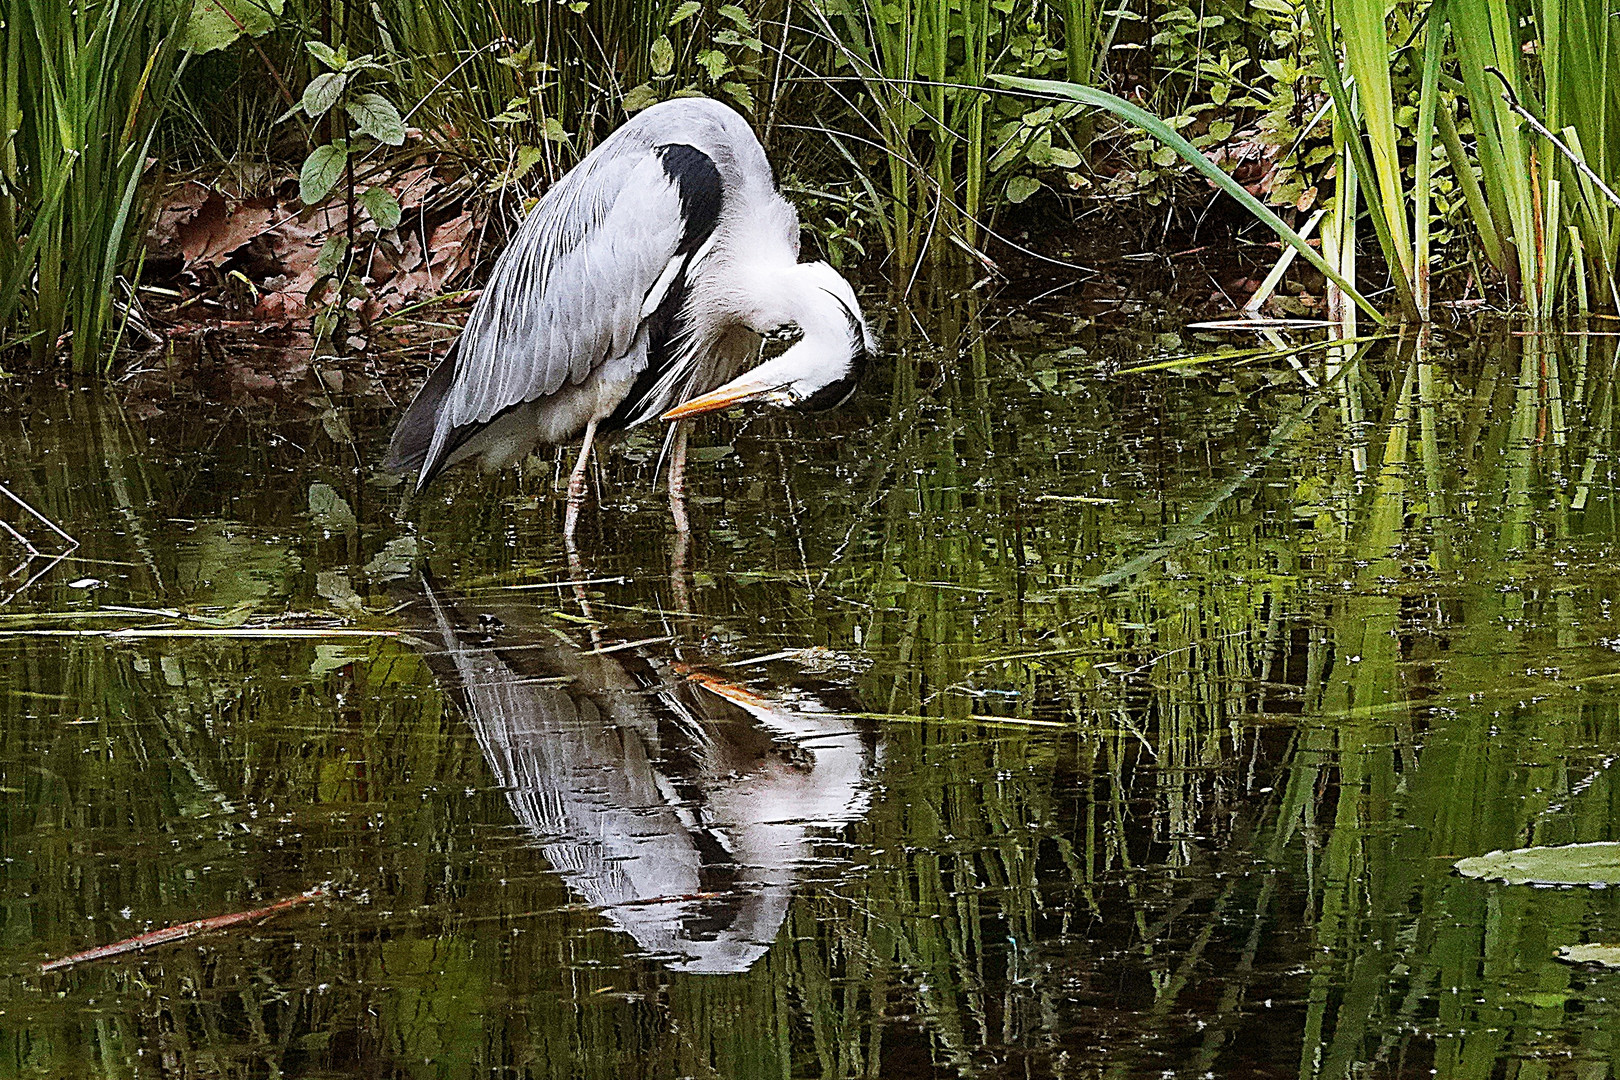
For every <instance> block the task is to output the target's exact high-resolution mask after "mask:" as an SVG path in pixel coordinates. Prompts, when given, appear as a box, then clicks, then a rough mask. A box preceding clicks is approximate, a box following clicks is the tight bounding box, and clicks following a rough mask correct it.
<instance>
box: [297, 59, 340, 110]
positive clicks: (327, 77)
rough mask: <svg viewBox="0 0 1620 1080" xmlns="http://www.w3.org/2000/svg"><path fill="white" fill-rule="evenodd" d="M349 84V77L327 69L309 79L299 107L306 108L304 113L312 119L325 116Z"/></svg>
mask: <svg viewBox="0 0 1620 1080" xmlns="http://www.w3.org/2000/svg"><path fill="white" fill-rule="evenodd" d="M348 84H349V77H348V76H347V75H343V74H340V73H339V72H336V71H326V72H322V73H321V74H319V75H317V76H315V77H314V78H313V79H311V80H309V85H308V86H306V87H304V98H303V100H302V101H300V102H299V103H298V107H299V108H301V109H303V110H304V115H305V116H307V117H309V118H310V119H311V120H314V119H316V118H317V117H321V116H325V115H326V111H327V110H328V109H330V108H331V107H332V106H334V105H336V104H337V103H338V98H340V97H342V96H343V88H344V87H345V86H347V85H348Z"/></svg>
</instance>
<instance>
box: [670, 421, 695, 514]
mask: <svg viewBox="0 0 1620 1080" xmlns="http://www.w3.org/2000/svg"><path fill="white" fill-rule="evenodd" d="M688 428H689V421H686V420H677V421H675V445H674V446H672V447H670V450H669V516H670V517H672V518H674V519H675V531H676V532H677V533H678V534H680V535H681V536H686V535H688V534H689V533H690V532H691V531H692V526H691V523H690V522H688V521H687V518H686V433H687V430H688Z"/></svg>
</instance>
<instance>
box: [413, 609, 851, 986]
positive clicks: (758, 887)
mask: <svg viewBox="0 0 1620 1080" xmlns="http://www.w3.org/2000/svg"><path fill="white" fill-rule="evenodd" d="M423 586H424V590H425V592H426V596H425V602H426V605H427V607H428V609H429V611H430V612H431V616H432V626H433V630H434V633H435V636H436V637H437V639H438V640H437V641H435V642H434V644H435V645H441V644H442V646H443V652H442V653H438V652H437V651H436V650H435V651H432V652H430V653H429V654H428V661H429V664H430V666H431V667H433V669H434V671H435V674H437V675H438V676H439V677H440V679H441V680H442V681H444V682H445V683H446V684H447V685H451V686H454V687H455V689H456V692H457V694H458V695H459V696H460V698H461V699H462V703H463V706H464V708H465V710H466V715H467V719H468V721H469V722H470V723H471V724H472V727H473V731H474V733H475V734H476V736H477V739H478V744H479V746H480V747H481V748H482V749H483V752H484V756H485V758H486V759H487V760H488V762H489V766H490V769H491V771H492V772H493V773H494V774H495V777H496V779H497V780H498V781H499V783H500V785H501V787H502V788H503V789H504V790H505V792H506V796H507V800H508V801H509V802H510V803H511V806H512V810H513V812H514V813H515V814H516V816H517V819H518V821H519V823H520V824H521V825H522V826H523V827H524V828H525V829H526V830H527V831H528V832H530V833H531V834H533V836H534V837H535V838H536V839H537V840H539V841H540V843H541V845H542V847H543V850H544V852H545V854H546V857H547V859H548V860H549V861H550V862H551V864H552V866H553V868H554V869H556V870H557V872H558V873H560V874H561V875H562V876H563V878H564V880H566V881H567V883H568V885H569V887H570V888H571V889H572V890H573V891H574V892H575V893H577V894H578V895H579V896H580V897H582V898H583V899H584V900H585V901H586V902H587V903H589V904H590V905H591V906H593V907H597V908H600V909H601V910H602V911H603V912H604V913H605V914H606V916H607V917H608V918H609V919H610V920H611V921H612V922H613V923H615V924H616V925H617V926H618V927H619V928H620V929H622V930H624V931H625V932H626V933H628V934H630V935H631V936H632V937H633V938H635V940H636V942H637V943H638V944H639V945H640V946H641V947H642V948H643V949H645V950H646V951H648V952H649V953H653V954H656V955H658V956H660V957H666V958H671V959H670V963H669V966H671V967H672V968H674V969H676V970H682V971H691V972H710V973H720V972H739V971H744V970H746V969H747V968H748V967H749V966H750V965H751V964H753V963H754V961H756V960H758V959H759V958H760V957H761V956H763V955H764V954H765V952H766V951H767V950H768V949H769V948H770V945H771V942H772V941H774V940H775V938H776V936H777V933H778V931H779V930H780V928H781V926H782V923H783V921H784V919H785V918H786V916H787V911H788V904H789V902H790V900H791V899H792V892H793V887H794V884H795V882H796V881H797V880H798V878H799V877H800V875H801V874H802V873H803V872H804V869H805V867H806V865H807V864H808V863H809V861H810V860H811V858H812V857H813V855H814V846H815V843H816V839H817V835H818V834H822V835H825V834H826V833H827V832H828V831H829V830H832V829H835V828H836V827H838V826H840V825H843V824H847V823H848V822H851V821H853V820H855V819H857V818H859V817H860V816H861V815H862V814H864V813H865V811H866V806H867V801H868V781H869V778H870V776H871V775H872V772H873V770H874V768H875V766H876V764H877V761H878V758H879V756H880V753H881V749H880V747H879V745H878V744H877V742H876V740H875V739H874V738H870V737H868V736H867V735H865V734H863V733H862V732H861V731H860V730H858V729H857V728H856V726H855V725H854V724H853V723H852V722H851V721H850V720H849V719H847V718H846V717H842V716H840V715H838V714H834V713H825V712H817V711H806V710H802V709H787V708H784V707H781V706H778V705H774V704H772V703H771V702H769V701H766V700H764V699H762V698H760V697H758V696H756V695H754V694H752V693H750V692H748V691H746V690H744V689H742V688H740V687H737V686H734V685H732V684H730V683H727V682H723V681H721V680H718V679H713V678H709V677H707V676H703V675H697V676H695V677H688V675H687V673H684V672H682V671H680V670H677V665H673V664H672V663H671V662H668V661H660V660H659V659H656V658H654V657H653V656H652V655H650V654H649V653H648V652H647V651H645V649H644V648H640V649H638V648H631V647H622V648H618V649H616V650H615V651H611V652H608V651H602V650H600V649H598V650H594V651H585V650H581V649H577V648H574V647H572V646H570V645H567V644H564V643H563V642H562V641H560V640H558V638H557V637H556V636H554V635H553V634H552V633H551V632H550V631H549V630H548V629H544V628H540V629H536V630H535V631H534V632H532V633H526V632H525V630H524V629H523V623H524V622H525V621H531V622H532V621H537V620H535V619H534V616H535V615H536V614H537V613H536V612H535V611H534V609H532V608H521V607H519V606H518V605H512V606H511V607H509V608H506V609H497V610H496V611H495V612H494V614H493V615H492V614H491V613H490V611H489V610H488V606H487V605H484V604H480V606H479V608H480V610H479V616H478V619H477V620H476V621H475V622H473V623H471V624H468V623H466V622H464V621H463V620H462V619H461V618H460V617H458V612H457V610H456V606H455V605H454V604H453V603H451V602H450V601H449V600H448V599H446V598H444V597H441V596H440V595H439V594H437V593H435V592H434V591H433V589H432V587H431V586H430V585H429V583H428V582H427V581H425V580H424V582H423ZM497 627H498V628H499V629H496V628H497ZM492 631H493V632H492Z"/></svg>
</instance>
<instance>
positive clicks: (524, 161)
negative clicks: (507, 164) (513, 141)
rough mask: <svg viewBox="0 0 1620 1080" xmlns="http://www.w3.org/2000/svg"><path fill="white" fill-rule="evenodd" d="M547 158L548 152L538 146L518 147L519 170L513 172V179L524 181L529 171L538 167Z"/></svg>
mask: <svg viewBox="0 0 1620 1080" xmlns="http://www.w3.org/2000/svg"><path fill="white" fill-rule="evenodd" d="M545 156H546V152H545V151H544V150H542V149H540V148H539V147H538V146H520V147H518V152H517V168H515V169H513V170H512V179H514V180H521V179H523V178H524V177H525V176H526V175H528V172H529V170H530V169H532V168H534V167H535V166H536V165H538V164H539V163H540V159H541V158H543V157H545Z"/></svg>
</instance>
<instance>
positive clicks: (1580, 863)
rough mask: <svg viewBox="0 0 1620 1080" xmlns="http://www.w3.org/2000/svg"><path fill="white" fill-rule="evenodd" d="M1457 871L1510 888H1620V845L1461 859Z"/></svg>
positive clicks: (1518, 850)
mask: <svg viewBox="0 0 1620 1080" xmlns="http://www.w3.org/2000/svg"><path fill="white" fill-rule="evenodd" d="M1457 872H1458V873H1460V874H1463V875H1464V876H1466V877H1474V878H1486V879H1488V880H1491V881H1505V882H1506V883H1507V884H1509V885H1592V886H1599V885H1620V844H1617V843H1597V844H1565V845H1563V846H1562V847H1529V848H1515V849H1514V850H1512V851H1493V852H1491V853H1490V854H1488V855H1475V856H1473V857H1471V858H1467V859H1459V860H1457Z"/></svg>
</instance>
